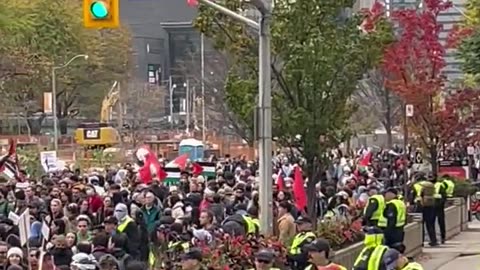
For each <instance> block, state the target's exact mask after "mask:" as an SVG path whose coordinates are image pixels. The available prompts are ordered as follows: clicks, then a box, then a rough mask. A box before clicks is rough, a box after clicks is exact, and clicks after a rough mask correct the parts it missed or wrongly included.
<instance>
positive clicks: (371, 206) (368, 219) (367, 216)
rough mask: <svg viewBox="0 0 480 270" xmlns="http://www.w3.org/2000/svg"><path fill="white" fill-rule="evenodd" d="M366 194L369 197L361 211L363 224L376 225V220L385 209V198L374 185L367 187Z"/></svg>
mask: <svg viewBox="0 0 480 270" xmlns="http://www.w3.org/2000/svg"><path fill="white" fill-rule="evenodd" d="M368 195H369V196H370V197H369V199H368V202H367V205H366V207H365V210H364V212H363V224H364V225H365V226H378V220H379V219H380V218H381V217H382V215H383V211H384V210H385V199H384V197H383V196H382V195H381V194H378V188H377V187H376V186H371V187H369V190H368Z"/></svg>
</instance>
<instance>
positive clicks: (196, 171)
mask: <svg viewBox="0 0 480 270" xmlns="http://www.w3.org/2000/svg"><path fill="white" fill-rule="evenodd" d="M202 172H203V167H202V166H200V164H198V163H197V162H194V163H193V169H192V174H193V176H199V175H200V174H202Z"/></svg>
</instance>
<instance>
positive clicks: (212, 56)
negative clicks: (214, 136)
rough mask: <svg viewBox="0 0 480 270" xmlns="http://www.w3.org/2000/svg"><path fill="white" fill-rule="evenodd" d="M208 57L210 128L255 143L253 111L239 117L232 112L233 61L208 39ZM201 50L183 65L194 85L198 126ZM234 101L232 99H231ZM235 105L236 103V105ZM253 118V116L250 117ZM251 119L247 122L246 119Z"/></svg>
mask: <svg viewBox="0 0 480 270" xmlns="http://www.w3.org/2000/svg"><path fill="white" fill-rule="evenodd" d="M205 44H206V45H205V47H206V49H205V59H204V74H205V76H204V78H203V83H204V88H205V106H206V116H205V117H206V120H205V122H206V123H208V129H209V130H215V131H218V132H220V133H222V134H224V133H232V134H235V135H238V136H239V137H241V138H242V139H244V140H245V141H246V142H247V143H248V144H249V145H251V146H252V145H253V143H254V138H253V135H254V134H253V112H249V113H247V114H246V115H244V116H242V117H241V118H239V117H238V116H237V115H236V114H234V113H232V110H231V109H230V103H229V102H224V101H225V100H226V95H225V94H226V92H225V81H226V78H227V77H228V75H229V68H230V65H231V63H230V62H231V61H230V59H229V57H228V55H227V53H222V52H219V51H216V50H214V49H212V48H210V44H209V42H208V41H206V42H205ZM200 53H201V52H200V51H195V52H192V53H191V57H189V59H190V60H189V61H185V63H183V64H182V67H181V69H182V70H183V73H184V74H185V76H186V77H188V78H189V80H190V85H191V87H195V92H196V95H195V96H196V104H195V111H194V112H193V113H194V118H193V119H192V120H193V122H194V126H195V127H200V125H199V123H200V120H199V118H200V115H201V106H202V103H201V102H202V100H201V84H202V70H201V55H200ZM230 100H233V99H230ZM233 106H235V104H234V105H233ZM248 117H251V118H248ZM245 119H249V121H248V122H245V121H243V120H245Z"/></svg>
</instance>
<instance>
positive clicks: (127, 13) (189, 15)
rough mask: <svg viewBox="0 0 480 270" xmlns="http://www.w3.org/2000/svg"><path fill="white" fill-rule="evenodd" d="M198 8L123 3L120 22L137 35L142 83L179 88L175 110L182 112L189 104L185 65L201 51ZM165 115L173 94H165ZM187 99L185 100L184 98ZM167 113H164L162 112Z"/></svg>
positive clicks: (153, 1)
mask: <svg viewBox="0 0 480 270" xmlns="http://www.w3.org/2000/svg"><path fill="white" fill-rule="evenodd" d="M195 14H196V9H195V8H192V7H189V6H188V5H187V1H186V0H177V1H172V0H120V19H121V22H122V23H123V24H126V25H127V26H128V27H129V28H130V30H131V32H132V35H133V47H134V55H133V57H134V61H135V75H136V79H137V81H138V82H142V83H148V84H152V85H164V86H166V87H163V88H162V89H167V90H166V91H168V89H169V88H168V81H169V78H170V77H171V78H172V84H175V85H176V86H177V87H176V89H175V91H174V92H173V111H174V113H180V111H181V110H182V105H183V104H184V103H185V94H186V88H185V87H184V84H185V81H186V78H185V76H184V75H185V74H184V72H181V70H180V66H181V63H184V62H185V59H187V58H188V57H189V56H190V55H191V53H192V52H195V51H198V50H199V48H200V33H199V32H198V31H196V30H195V29H194V28H193V27H192V20H193V19H194V18H195ZM165 96H166V100H165V104H166V106H164V107H165V114H169V103H170V95H169V93H165ZM182 97H183V98H182ZM162 114H163V113H162Z"/></svg>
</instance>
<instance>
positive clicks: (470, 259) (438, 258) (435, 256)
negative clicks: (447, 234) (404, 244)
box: [418, 222, 480, 270]
mask: <svg viewBox="0 0 480 270" xmlns="http://www.w3.org/2000/svg"><path fill="white" fill-rule="evenodd" d="M479 258H480V223H479V222H472V223H470V224H469V230H468V231H464V232H462V233H460V234H459V235H457V236H455V237H454V238H452V239H450V240H448V241H447V242H446V243H445V244H444V245H440V246H438V247H434V248H432V247H429V246H427V245H425V247H424V248H423V255H421V256H420V257H419V258H418V262H419V263H420V264H422V266H423V267H424V268H425V270H447V269H455V268H456V269H462V268H463V269H468V268H470V267H471V266H472V263H474V261H475V263H474V265H476V264H478V262H479ZM469 266H470V267H469ZM459 267H461V268H459ZM470 269H472V268H470Z"/></svg>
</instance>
